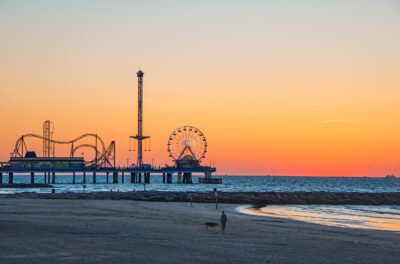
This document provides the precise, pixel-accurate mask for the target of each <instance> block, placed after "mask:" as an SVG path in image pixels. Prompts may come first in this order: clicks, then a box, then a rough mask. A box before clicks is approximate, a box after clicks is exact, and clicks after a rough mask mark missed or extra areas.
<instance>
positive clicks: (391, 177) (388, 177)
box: [385, 174, 397, 179]
mask: <svg viewBox="0 0 400 264" xmlns="http://www.w3.org/2000/svg"><path fill="white" fill-rule="evenodd" d="M385 178H386V179H396V178H397V177H396V176H394V175H393V174H389V175H386V176H385Z"/></svg>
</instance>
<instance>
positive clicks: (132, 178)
mask: <svg viewBox="0 0 400 264" xmlns="http://www.w3.org/2000/svg"><path fill="white" fill-rule="evenodd" d="M131 183H136V173H133V172H131Z"/></svg>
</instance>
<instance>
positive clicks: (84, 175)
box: [82, 172, 86, 184]
mask: <svg viewBox="0 0 400 264" xmlns="http://www.w3.org/2000/svg"><path fill="white" fill-rule="evenodd" d="M82 183H83V184H85V183H86V172H83V181H82Z"/></svg>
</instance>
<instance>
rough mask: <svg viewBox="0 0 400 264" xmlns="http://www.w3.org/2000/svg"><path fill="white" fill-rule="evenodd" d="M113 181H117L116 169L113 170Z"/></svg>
mask: <svg viewBox="0 0 400 264" xmlns="http://www.w3.org/2000/svg"><path fill="white" fill-rule="evenodd" d="M113 183H118V172H117V171H114V172H113Z"/></svg>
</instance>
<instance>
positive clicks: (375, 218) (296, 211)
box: [238, 205, 400, 232]
mask: <svg viewBox="0 0 400 264" xmlns="http://www.w3.org/2000/svg"><path fill="white" fill-rule="evenodd" d="M238 211H240V212H242V213H245V214H251V215H258V216H271V217H281V218H290V219H294V220H301V221H304V222H309V223H315V224H322V225H329V226H340V227H348V228H363V229H377V230H388V231H398V232H400V206H398V205H387V206H373V205H287V206H286V205H268V206H266V207H263V208H260V209H256V208H252V207H249V206H244V207H239V208H238Z"/></svg>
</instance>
